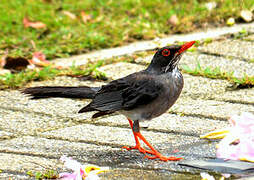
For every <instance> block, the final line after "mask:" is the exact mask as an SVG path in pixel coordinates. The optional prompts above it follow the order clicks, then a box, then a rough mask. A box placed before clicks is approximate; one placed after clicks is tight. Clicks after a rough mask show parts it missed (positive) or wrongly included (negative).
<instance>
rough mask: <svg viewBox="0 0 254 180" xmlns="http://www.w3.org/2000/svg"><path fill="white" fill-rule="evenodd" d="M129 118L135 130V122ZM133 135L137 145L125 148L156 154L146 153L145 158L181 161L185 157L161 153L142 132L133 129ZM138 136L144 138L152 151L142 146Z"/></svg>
mask: <svg viewBox="0 0 254 180" xmlns="http://www.w3.org/2000/svg"><path fill="white" fill-rule="evenodd" d="M128 120H129V123H130V126H131V129H132V131H133V122H132V121H131V120H130V119H128ZM133 135H134V138H135V141H136V146H134V147H126V146H124V147H123V148H124V149H127V150H131V149H138V150H139V151H140V152H141V153H144V154H146V153H149V154H152V155H154V156H148V155H145V158H148V159H157V158H158V159H160V160H162V161H179V160H181V159H183V158H177V157H165V156H163V155H162V154H161V153H159V152H158V151H157V150H156V149H154V148H153V146H152V145H151V144H150V143H149V142H148V141H147V140H146V139H145V138H144V136H143V135H142V134H141V133H140V132H134V131H133ZM138 138H139V139H140V140H142V141H143V142H144V143H145V144H146V145H147V146H148V147H149V148H150V149H151V151H149V150H146V149H144V148H142V147H141V146H140V142H139V140H138Z"/></svg>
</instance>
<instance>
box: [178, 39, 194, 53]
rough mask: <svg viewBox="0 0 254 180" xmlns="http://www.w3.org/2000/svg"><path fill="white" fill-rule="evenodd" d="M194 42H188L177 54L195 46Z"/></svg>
mask: <svg viewBox="0 0 254 180" xmlns="http://www.w3.org/2000/svg"><path fill="white" fill-rule="evenodd" d="M195 42H196V41H190V42H187V43H185V44H183V45H182V46H181V49H180V50H179V51H178V53H179V54H181V53H182V52H184V51H186V50H187V49H189V48H190V47H191V46H192V45H193V44H195Z"/></svg>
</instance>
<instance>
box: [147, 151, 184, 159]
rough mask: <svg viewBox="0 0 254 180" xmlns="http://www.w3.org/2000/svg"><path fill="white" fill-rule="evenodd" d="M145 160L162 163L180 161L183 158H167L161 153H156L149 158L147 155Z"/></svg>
mask: <svg viewBox="0 0 254 180" xmlns="http://www.w3.org/2000/svg"><path fill="white" fill-rule="evenodd" d="M145 158H147V159H157V158H158V159H160V160H161V161H179V160H181V159H183V158H177V157H174V156H171V157H165V156H162V155H161V154H160V153H158V152H157V153H156V154H154V156H147V155H145Z"/></svg>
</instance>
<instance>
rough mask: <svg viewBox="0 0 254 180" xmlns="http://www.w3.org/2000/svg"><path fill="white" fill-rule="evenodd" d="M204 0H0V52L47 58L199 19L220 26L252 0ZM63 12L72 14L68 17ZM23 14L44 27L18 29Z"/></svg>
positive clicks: (187, 27) (175, 29)
mask: <svg viewBox="0 0 254 180" xmlns="http://www.w3.org/2000/svg"><path fill="white" fill-rule="evenodd" d="M207 2H210V0H182V1H177V0H122V1H114V0H87V1H73V0H62V1H59V0H18V1H9V0H1V3H0V9H1V11H0V26H1V31H0V37H1V39H0V55H1V54H4V52H5V50H6V49H8V50H9V55H10V56H21V57H26V58H30V57H31V54H32V52H34V51H39V50H40V51H42V52H43V53H44V54H46V56H47V57H48V59H53V58H56V57H67V56H70V55H73V54H81V53H85V52H88V51H91V50H95V49H101V48H107V47H115V46H120V45H123V44H126V43H129V42H132V41H136V40H141V39H153V38H155V37H162V36H165V35H167V34H172V33H185V32H190V31H195V30H196V29H198V28H202V27H203V26H204V24H206V25H216V26H217V25H223V24H225V21H226V19H227V18H229V17H234V18H236V19H238V18H239V12H240V10H242V9H248V8H250V7H251V6H252V5H253V4H254V0H234V1H232V0H223V1H222V0H214V2H216V3H217V7H216V8H214V9H213V10H211V11H209V10H208V9H207V8H206V7H205V3H207ZM64 11H69V12H71V13H72V14H75V15H76V16H77V18H76V19H74V20H73V19H71V18H70V17H68V16H67V15H65V14H64V13H63V12H64ZM82 11H84V12H85V13H86V14H89V15H91V20H89V21H88V22H87V23H83V22H82V20H81V12H82ZM174 14H175V15H177V17H178V19H179V23H177V24H176V25H172V24H170V23H169V18H170V17H171V16H172V15H174ZM24 17H28V18H29V19H30V20H32V21H41V22H43V23H44V24H46V26H47V27H46V28H42V29H32V28H24V26H23V24H22V21H23V18H24ZM32 42H34V43H32ZM34 44H35V45H36V46H34Z"/></svg>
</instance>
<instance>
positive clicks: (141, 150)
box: [122, 145, 155, 155]
mask: <svg viewBox="0 0 254 180" xmlns="http://www.w3.org/2000/svg"><path fill="white" fill-rule="evenodd" d="M122 149H126V150H128V151H130V150H132V149H137V150H139V152H141V153H143V154H146V153H148V154H152V155H155V153H154V152H153V151H149V150H146V149H145V148H142V147H141V146H137V145H136V146H132V147H128V146H123V147H122Z"/></svg>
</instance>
